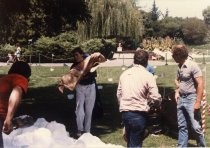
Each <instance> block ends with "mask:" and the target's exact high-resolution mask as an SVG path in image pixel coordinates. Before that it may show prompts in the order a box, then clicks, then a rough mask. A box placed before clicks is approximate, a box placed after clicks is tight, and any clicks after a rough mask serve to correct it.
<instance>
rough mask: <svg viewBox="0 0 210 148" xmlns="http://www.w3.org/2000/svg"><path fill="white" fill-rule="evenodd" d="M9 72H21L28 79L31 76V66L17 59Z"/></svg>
mask: <svg viewBox="0 0 210 148" xmlns="http://www.w3.org/2000/svg"><path fill="white" fill-rule="evenodd" d="M8 74H19V75H22V76H24V77H25V78H27V79H28V78H29V77H30V76H31V67H30V66H29V65H28V63H26V62H24V61H17V62H15V63H14V64H12V66H11V68H10V69H9V71H8Z"/></svg>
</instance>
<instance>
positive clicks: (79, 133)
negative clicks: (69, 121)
mask: <svg viewBox="0 0 210 148" xmlns="http://www.w3.org/2000/svg"><path fill="white" fill-rule="evenodd" d="M84 133H85V132H84V131H78V132H77V133H76V135H75V138H76V139H78V138H79V137H80V136H82V135H83V134H84Z"/></svg>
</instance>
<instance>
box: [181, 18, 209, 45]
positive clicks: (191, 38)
mask: <svg viewBox="0 0 210 148" xmlns="http://www.w3.org/2000/svg"><path fill="white" fill-rule="evenodd" d="M195 28H196V29H195ZM182 32H183V36H184V38H183V39H184V41H185V42H187V43H191V44H195V43H196V44H200V43H203V42H204V39H205V38H206V37H207V26H206V25H205V24H204V22H203V21H202V20H200V19H198V18H187V19H185V20H184V23H183V26H182Z"/></svg>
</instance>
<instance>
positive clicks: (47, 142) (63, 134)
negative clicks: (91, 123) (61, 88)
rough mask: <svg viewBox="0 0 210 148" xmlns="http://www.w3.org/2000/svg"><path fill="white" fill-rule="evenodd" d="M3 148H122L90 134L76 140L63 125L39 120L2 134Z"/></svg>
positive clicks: (42, 119)
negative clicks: (28, 125)
mask: <svg viewBox="0 0 210 148" xmlns="http://www.w3.org/2000/svg"><path fill="white" fill-rule="evenodd" d="M3 139H4V146H5V148H23V147H24V148H67V147H71V148H93V147H95V148H99V147H100V148H101V147H102V148H103V147H104V148H122V147H123V146H121V145H113V144H105V143H104V142H102V141H101V140H100V139H99V138H98V137H96V136H93V135H91V134H90V133H85V134H83V135H82V136H81V137H80V138H79V139H78V140H76V139H73V138H72V137H70V136H69V133H68V132H67V131H66V128H65V126H64V125H63V124H60V123H57V122H55V121H52V122H47V121H46V120H45V119H44V118H39V119H37V121H36V122H35V123H34V124H33V125H32V126H30V127H24V128H18V129H16V130H14V131H12V132H11V133H10V134H9V135H6V134H3Z"/></svg>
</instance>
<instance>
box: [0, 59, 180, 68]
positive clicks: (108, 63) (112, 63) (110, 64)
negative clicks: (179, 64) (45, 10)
mask: <svg viewBox="0 0 210 148" xmlns="http://www.w3.org/2000/svg"><path fill="white" fill-rule="evenodd" d="M149 63H150V64H151V65H153V66H158V65H165V64H166V62H165V61H149ZM167 63H168V65H174V64H176V63H174V62H167ZM132 64H133V59H114V60H107V61H106V62H104V63H101V64H100V67H118V66H130V65H132ZM31 65H32V66H48V67H56V66H71V63H40V64H39V63H31ZM0 66H7V63H2V62H0Z"/></svg>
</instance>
